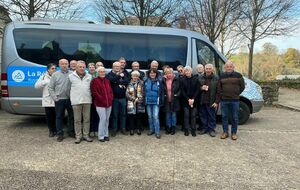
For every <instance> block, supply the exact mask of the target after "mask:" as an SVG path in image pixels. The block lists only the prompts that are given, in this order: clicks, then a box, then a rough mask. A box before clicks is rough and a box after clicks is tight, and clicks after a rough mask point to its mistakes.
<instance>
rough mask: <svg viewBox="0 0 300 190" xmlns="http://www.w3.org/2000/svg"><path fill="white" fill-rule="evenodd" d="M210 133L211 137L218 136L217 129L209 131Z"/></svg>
mask: <svg viewBox="0 0 300 190" xmlns="http://www.w3.org/2000/svg"><path fill="white" fill-rule="evenodd" d="M208 134H209V136H211V137H215V136H216V132H215V130H212V131H209V133H208Z"/></svg>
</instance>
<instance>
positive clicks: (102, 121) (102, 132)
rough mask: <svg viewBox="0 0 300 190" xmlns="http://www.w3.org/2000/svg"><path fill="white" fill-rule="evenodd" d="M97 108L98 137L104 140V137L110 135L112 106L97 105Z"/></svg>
mask: <svg viewBox="0 0 300 190" xmlns="http://www.w3.org/2000/svg"><path fill="white" fill-rule="evenodd" d="M96 110H97V113H98V115H99V125H98V139H99V140H103V139H104V137H108V125H109V116H110V113H111V107H108V108H104V107H96Z"/></svg>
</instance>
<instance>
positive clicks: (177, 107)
mask: <svg viewBox="0 0 300 190" xmlns="http://www.w3.org/2000/svg"><path fill="white" fill-rule="evenodd" d="M131 66H132V69H131V71H130V72H128V71H127V70H126V69H125V67H126V60H125V58H123V57H121V58H120V59H119V60H118V61H116V62H114V63H113V64H112V69H111V71H110V72H109V73H107V74H106V69H105V68H104V66H103V63H102V62H97V63H96V64H95V63H89V64H88V65H86V63H85V62H84V61H82V60H79V61H76V60H72V61H70V66H69V61H68V60H67V59H60V60H59V70H57V71H56V66H55V64H52V63H51V64H49V65H48V66H47V71H46V72H45V74H44V75H42V76H41V77H40V78H39V79H38V81H37V82H36V84H35V87H36V88H38V89H43V99H42V106H43V107H45V113H46V120H47V125H48V128H49V137H54V136H55V135H56V136H57V141H59V142H61V141H63V139H64V130H63V121H64V115H65V110H67V112H68V130H67V132H68V134H69V136H70V137H74V138H75V143H76V144H79V143H80V142H81V141H82V140H85V141H87V142H92V141H93V138H92V137H97V138H98V140H99V141H100V142H105V141H109V138H110V136H112V137H114V136H116V134H117V131H118V130H119V131H120V133H122V134H123V135H128V132H127V131H129V134H130V135H134V134H135V133H136V134H138V135H141V134H142V131H143V128H142V126H143V125H142V118H143V116H144V115H145V113H147V116H148V125H149V131H148V135H149V136H150V135H155V137H156V138H158V139H159V138H161V131H160V125H161V124H160V114H159V113H160V112H161V111H162V112H164V113H165V114H164V116H165V133H166V134H171V135H174V134H175V133H176V126H177V116H178V115H179V116H183V125H182V126H183V127H182V130H183V131H184V135H185V136H188V135H189V134H191V135H192V136H193V137H195V136H196V130H197V129H196V116H197V115H199V121H200V125H201V126H202V129H201V130H200V131H199V134H201V135H203V134H206V133H207V134H209V135H210V136H211V137H215V136H216V132H215V128H216V113H217V110H218V107H219V105H221V111H222V125H223V133H222V134H221V139H226V138H228V137H229V129H228V119H229V116H232V120H231V123H232V127H231V138H232V140H236V139H237V127H238V112H239V95H240V94H241V93H242V91H243V90H244V88H245V83H244V79H243V77H242V75H241V74H240V73H238V72H236V71H234V63H233V62H232V61H228V62H227V63H226V64H225V66H224V69H225V72H223V73H222V74H221V75H220V76H219V77H218V75H216V73H215V69H214V66H213V65H212V64H206V65H205V66H203V65H202V64H198V65H197V72H198V74H196V75H193V70H192V68H191V67H190V66H185V67H183V66H182V65H179V66H178V67H177V68H176V70H177V73H176V74H175V72H174V70H173V68H172V67H170V66H167V65H164V66H163V67H162V72H160V71H159V70H158V67H159V63H158V62H157V61H155V60H153V61H152V62H151V64H150V68H149V70H148V71H146V72H143V71H141V70H140V68H139V63H138V62H136V61H135V62H133V63H132V65H131ZM126 119H128V121H127V122H126ZM110 121H111V125H110ZM126 123H128V126H127V125H126ZM109 125H110V126H111V130H110V132H109Z"/></svg>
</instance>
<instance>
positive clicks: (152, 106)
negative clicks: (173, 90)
mask: <svg viewBox="0 0 300 190" xmlns="http://www.w3.org/2000/svg"><path fill="white" fill-rule="evenodd" d="M144 92H145V104H146V108H147V114H148V119H149V129H150V131H149V133H148V135H149V136H150V135H153V134H155V136H156V138H158V139H160V137H161V135H160V124H159V117H158V116H159V107H160V106H161V105H162V104H163V90H162V87H161V82H160V80H159V79H158V71H157V69H154V68H153V69H150V70H149V72H148V76H147V79H146V80H145V84H144Z"/></svg>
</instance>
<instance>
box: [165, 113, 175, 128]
mask: <svg viewBox="0 0 300 190" xmlns="http://www.w3.org/2000/svg"><path fill="white" fill-rule="evenodd" d="M176 125H177V115H176V112H166V127H167V128H169V129H170V128H171V127H176Z"/></svg>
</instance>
